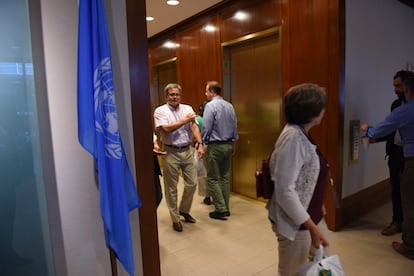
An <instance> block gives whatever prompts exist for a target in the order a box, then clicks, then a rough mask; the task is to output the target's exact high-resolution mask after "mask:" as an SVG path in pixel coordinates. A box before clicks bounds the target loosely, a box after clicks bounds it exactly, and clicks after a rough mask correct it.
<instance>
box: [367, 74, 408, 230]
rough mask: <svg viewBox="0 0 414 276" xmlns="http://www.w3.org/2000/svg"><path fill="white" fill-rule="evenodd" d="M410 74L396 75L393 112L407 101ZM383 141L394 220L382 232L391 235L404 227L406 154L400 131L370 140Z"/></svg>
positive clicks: (394, 79)
mask: <svg viewBox="0 0 414 276" xmlns="http://www.w3.org/2000/svg"><path fill="white" fill-rule="evenodd" d="M410 74H411V72H410V71H406V70H400V71H398V72H397V73H396V74H395V75H394V78H393V86H394V92H395V94H396V95H397V99H395V100H394V101H393V102H392V104H391V112H392V111H393V110H394V109H396V108H397V107H399V106H401V105H402V104H404V103H405V98H404V91H403V81H404V80H405V78H406V77H407V76H409V75H410ZM382 141H386V145H385V152H386V155H387V156H388V168H389V172H390V183H391V202H392V221H391V223H390V225H388V226H387V227H385V228H384V229H383V230H382V231H381V234H383V235H385V236H391V235H394V234H396V233H399V232H401V228H402V227H401V225H402V221H403V212H402V207H401V191H400V186H401V184H400V182H401V180H400V177H401V173H402V172H403V168H404V154H403V148H402V139H401V135H400V133H399V132H398V131H394V132H393V133H391V134H389V135H387V136H386V137H382V138H379V139H376V141H375V140H371V141H370V142H371V143H373V142H382Z"/></svg>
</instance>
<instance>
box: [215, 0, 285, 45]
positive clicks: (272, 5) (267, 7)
mask: <svg viewBox="0 0 414 276" xmlns="http://www.w3.org/2000/svg"><path fill="white" fill-rule="evenodd" d="M281 2H282V1H280V0H271V1H257V0H256V1H248V2H247V1H245V2H242V1H239V2H237V3H236V4H234V5H232V6H231V7H228V8H227V9H225V10H224V11H223V12H221V13H220V17H221V20H222V21H221V26H220V32H221V41H222V42H226V41H230V40H233V39H237V38H239V37H242V36H245V35H248V34H251V33H256V32H260V31H263V30H266V29H270V28H272V27H275V26H280V25H281V24H282V20H281V14H282V9H281ZM238 12H242V13H244V14H245V15H246V19H245V20H238V19H236V18H235V17H234V16H235V14H236V13H238Z"/></svg>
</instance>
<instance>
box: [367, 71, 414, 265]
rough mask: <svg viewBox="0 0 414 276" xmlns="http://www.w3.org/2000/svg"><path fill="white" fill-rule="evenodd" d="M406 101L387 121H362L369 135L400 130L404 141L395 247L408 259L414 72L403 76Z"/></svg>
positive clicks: (413, 224)
mask: <svg viewBox="0 0 414 276" xmlns="http://www.w3.org/2000/svg"><path fill="white" fill-rule="evenodd" d="M403 86H404V87H403V91H404V97H405V99H406V101H407V103H406V104H404V105H402V106H400V107H398V108H396V109H395V110H393V111H392V112H391V113H390V114H389V115H388V116H387V117H386V118H385V120H384V121H382V122H380V123H378V124H377V125H376V126H374V127H370V126H368V125H367V124H362V125H361V130H362V131H366V135H367V136H368V137H369V138H374V139H375V138H379V137H383V136H386V135H389V134H390V133H392V132H394V131H396V130H398V132H399V133H400V135H401V138H402V141H403V153H404V159H405V161H404V170H403V174H402V176H401V203H402V210H403V224H402V241H403V242H402V243H400V242H396V241H394V242H393V243H392V247H393V248H394V250H395V251H397V252H398V253H400V254H402V255H404V256H405V257H407V258H409V259H414V185H413V183H414V73H413V72H410V73H409V74H408V76H407V77H406V78H405V80H403Z"/></svg>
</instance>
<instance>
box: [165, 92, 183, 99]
mask: <svg viewBox="0 0 414 276" xmlns="http://www.w3.org/2000/svg"><path fill="white" fill-rule="evenodd" d="M168 96H170V97H177V98H178V97H180V96H181V94H180V93H170V94H168Z"/></svg>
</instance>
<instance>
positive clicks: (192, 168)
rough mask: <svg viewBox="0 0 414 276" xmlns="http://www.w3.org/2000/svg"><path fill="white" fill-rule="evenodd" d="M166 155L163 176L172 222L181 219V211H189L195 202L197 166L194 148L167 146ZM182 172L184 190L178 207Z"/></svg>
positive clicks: (165, 195) (166, 200)
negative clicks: (178, 189)
mask: <svg viewBox="0 0 414 276" xmlns="http://www.w3.org/2000/svg"><path fill="white" fill-rule="evenodd" d="M167 150H168V153H167V155H165V156H164V162H163V172H162V173H163V177H164V197H165V202H166V203H167V207H168V210H169V211H170V216H171V220H172V222H179V221H180V212H183V213H189V212H190V209H191V205H192V203H193V197H194V192H195V191H196V188H197V168H196V165H195V162H194V148H193V147H188V148H186V149H175V148H173V147H168V148H167ZM180 171H181V172H182V175H183V178H184V191H183V194H182V197H181V202H180V206H179V207H177V197H178V195H177V185H178V180H179V176H180Z"/></svg>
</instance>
